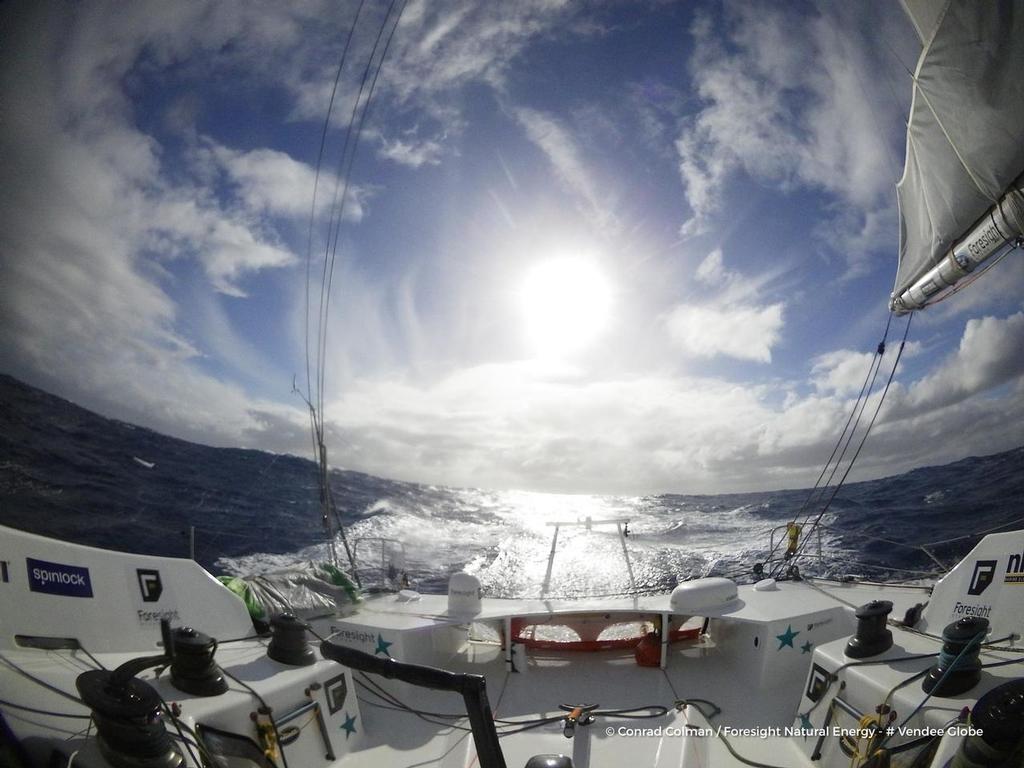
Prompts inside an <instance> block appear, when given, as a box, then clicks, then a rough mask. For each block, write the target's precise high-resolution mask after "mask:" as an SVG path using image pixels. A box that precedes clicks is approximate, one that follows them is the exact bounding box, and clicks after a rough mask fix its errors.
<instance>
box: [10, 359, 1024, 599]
mask: <svg viewBox="0 0 1024 768" xmlns="http://www.w3.org/2000/svg"><path fill="white" fill-rule="evenodd" d="M867 450H870V441H869V443H868V445H867ZM1022 468H1024V448H1018V449H1015V450H1012V451H1007V452H1004V453H999V454H995V455H991V456H982V457H971V458H967V459H964V460H962V461H959V462H956V463H955V464H950V465H948V466H944V467H928V468H924V469H918V470H914V471H913V472H909V473H907V474H904V475H900V476H896V477H891V478H885V479H882V480H875V481H871V482H864V483H856V484H850V485H846V486H844V487H843V488H842V489H840V491H839V493H838V494H837V495H836V496H835V499H834V501H832V503H831V505H830V506H829V507H828V509H827V510H826V511H825V512H824V514H823V515H822V523H823V525H824V527H823V528H821V529H820V530H819V532H818V533H817V534H814V535H811V536H809V537H807V543H806V545H805V552H807V553H809V554H811V555H813V557H810V556H808V557H805V558H803V559H802V560H801V561H800V567H801V569H802V570H803V571H804V572H806V573H819V574H827V575H832V576H841V575H846V574H853V575H859V576H867V577H878V578H888V579H908V580H909V579H914V578H920V577H922V576H924V575H926V574H931V573H935V572H936V571H940V570H941V568H942V567H943V566H945V567H950V566H952V565H953V564H954V563H955V562H956V561H957V560H958V559H959V558H961V557H962V556H963V555H964V554H966V553H967V552H968V551H969V550H970V548H971V547H972V546H973V545H974V544H975V543H977V541H978V539H979V538H980V536H979V534H980V533H981V532H984V531H988V530H1005V529H1006V528H1007V527H1008V526H1014V523H1016V527H1019V525H1020V524H1021V523H1022V522H1024V520H1022V518H1024V472H1022V471H1021V470H1022ZM331 485H332V490H333V495H334V500H335V504H336V506H337V509H338V513H339V516H340V519H341V521H342V522H343V523H344V525H345V528H346V531H347V538H348V541H349V544H350V545H355V544H356V542H357V541H358V545H357V555H358V562H359V565H360V572H361V574H362V576H363V577H364V580H370V581H372V580H373V579H374V577H375V576H379V573H380V570H381V567H382V563H384V564H390V565H395V564H397V566H398V567H399V568H400V569H401V570H403V571H405V572H407V574H408V577H409V579H410V582H411V585H412V586H413V587H415V588H418V589H420V590H422V591H425V592H438V591H443V590H444V588H445V585H446V583H447V579H448V576H449V575H450V574H451V573H452V572H454V571H457V570H462V569H468V570H469V571H471V572H473V573H475V574H476V575H477V576H478V577H479V578H480V579H481V581H482V583H483V586H484V589H485V591H486V592H487V593H489V594H492V595H495V596H532V595H537V594H539V591H540V589H541V585H542V584H543V582H544V581H545V579H547V580H548V582H549V584H548V590H547V593H548V594H549V595H554V596H559V595H564V596H569V595H580V594H615V593H620V592H623V591H626V590H627V589H629V588H630V583H629V571H628V569H627V565H626V559H625V555H624V553H623V548H622V545H621V543H620V539H619V537H618V533H617V531H616V527H615V525H610V526H609V525H605V526H601V525H595V526H592V527H591V529H590V530H588V529H587V528H586V526H579V527H572V528H563V529H561V530H560V531H559V538H558V542H557V556H556V558H555V561H554V564H553V565H552V567H551V570H550V573H548V556H549V553H550V551H551V544H552V535H553V533H554V528H552V527H551V526H550V525H548V523H550V522H551V521H554V520H560V521H565V520H570V521H575V520H581V521H582V520H585V519H586V518H587V517H590V518H591V519H592V520H594V521H597V520H601V519H609V518H628V519H629V521H630V522H629V536H628V538H627V542H628V546H627V550H628V554H629V565H630V567H631V568H632V571H633V575H634V580H635V583H636V587H637V588H638V589H640V590H659V589H667V588H671V587H672V586H674V584H675V583H676V582H677V581H679V580H682V579H685V578H690V577H695V576H704V575H719V574H721V575H729V576H734V577H737V578H740V579H745V580H750V579H751V578H752V570H753V567H754V564H755V563H757V562H760V561H763V560H764V559H765V558H766V557H767V555H768V553H769V548H770V542H771V541H772V537H773V535H774V538H775V540H776V541H778V539H779V537H780V536H782V535H783V531H782V530H781V528H780V527H781V526H784V525H785V523H786V522H788V521H789V520H791V519H793V517H794V516H795V515H796V514H797V513H798V512H799V511H800V510H801V509H802V508H803V507H804V505H805V504H806V502H807V501H808V499H809V497H810V492H809V491H807V490H789V491H773V492H765V493H743V494H721V495H704V496H689V495H653V496H564V495H553V494H543V493H526V492H513V491H491V490H482V489H466V488H445V487H438V486H425V485H417V484H413V483H404V482H397V481H393V480H385V479H382V478H378V477H372V476H369V475H365V474H360V473H357V472H345V471H336V472H333V473H332V475H331ZM830 493H831V492H829V495H830ZM822 506H823V502H821V501H818V502H817V503H814V504H811V505H809V506H808V508H807V509H806V510H805V512H804V513H803V514H802V515H801V517H803V516H804V515H806V514H807V513H808V512H810V513H811V515H812V517H814V516H817V514H818V512H819V511H820V510H821V508H822ZM0 523H2V524H4V525H8V526H11V527H14V528H21V529H24V530H27V531H32V532H35V533H39V534H43V535H46V536H53V537H56V538H60V539H64V540H68V541H74V542H79V543H83V544H89V545H92V546H97V547H107V548H112V549H121V550H127V551H132V552H138V553H145V554H158V555H172V556H179V557H187V556H188V555H189V546H190V545H189V542H190V539H189V531H190V529H192V530H194V542H195V558H196V560H198V561H199V562H200V563H201V564H202V565H203V566H205V567H206V568H207V569H209V570H210V571H212V572H214V573H235V574H245V573H252V572H256V571H263V570H270V569H274V568H277V567H283V566H287V565H289V564H292V563H296V562H300V561H307V560H311V559H324V558H325V557H327V554H328V546H327V544H326V540H325V536H324V533H323V527H322V525H321V521H320V512H319V495H318V491H317V486H316V470H315V466H314V465H313V464H312V462H310V461H308V460H307V459H303V458H298V457H294V456H279V455H274V454H269V453H263V452H261V451H254V450H241V449H226V448H210V447H207V446H202V445H196V444H194V443H189V442H185V441H183V440H178V439H175V438H171V437H166V436H164V435H160V434H157V433H156V432H153V431H151V430H148V429H144V428H142V427H137V426H133V425H131V424H126V423H124V422H120V421H115V420H111V419H107V418H104V417H102V416H99V415H96V414H94V413H91V412H89V411H86V410H84V409H82V408H80V407H78V406H76V405H74V404H72V403H69V402H67V401H65V400H62V399H60V398H57V397H55V396H53V395H49V394H47V393H45V392H41V391H39V390H37V389H33V388H31V387H28V386H26V385H25V384H22V383H21V382H19V381H17V380H15V379H13V378H10V377H7V376H3V375H0ZM382 540H385V541H383V543H382ZM398 542H400V543H401V545H400V544H399V543H398ZM336 544H337V548H338V550H339V552H343V551H344V550H343V548H342V543H341V541H340V540H338V541H337V542H336ZM921 545H927V546H925V547H923V548H922V546H921ZM402 546H404V554H402V549H401V547H402ZM382 550H383V553H382ZM382 554H383V555H384V556H383V557H382Z"/></svg>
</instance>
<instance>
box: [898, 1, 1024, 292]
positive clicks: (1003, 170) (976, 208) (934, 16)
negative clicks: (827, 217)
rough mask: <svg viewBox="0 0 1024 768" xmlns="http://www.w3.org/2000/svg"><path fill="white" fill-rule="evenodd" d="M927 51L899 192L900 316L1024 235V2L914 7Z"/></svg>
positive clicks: (908, 5)
mask: <svg viewBox="0 0 1024 768" xmlns="http://www.w3.org/2000/svg"><path fill="white" fill-rule="evenodd" d="M904 8H905V9H906V10H907V12H908V14H909V16H910V19H911V21H912V22H913V24H914V27H915V29H916V30H917V31H918V34H919V35H920V36H921V38H922V42H923V46H924V48H923V50H922V52H921V56H920V58H919V60H918V63H917V69H916V71H915V74H914V92H913V100H912V103H911V110H910V120H909V123H908V125H907V156H906V165H905V168H904V172H903V178H902V179H901V180H900V182H899V184H898V185H897V194H898V198H899V205H900V219H901V221H900V260H899V268H898V272H897V276H896V284H895V288H894V290H893V300H892V308H893V309H894V310H895V311H897V312H903V311H909V310H911V309H916V308H919V307H921V306H925V305H926V304H927V303H928V300H929V299H931V298H932V297H934V296H935V295H937V294H939V293H940V292H941V291H942V290H943V289H944V288H946V287H947V286H949V285H952V284H954V283H955V282H956V281H957V280H959V279H960V278H962V277H964V276H966V275H967V274H968V273H969V272H970V271H972V270H973V269H974V268H975V267H976V266H977V265H978V264H979V263H981V261H984V260H986V259H987V258H989V257H991V256H993V255H994V254H995V253H997V252H1000V251H1001V250H1002V249H1003V248H1004V247H1005V244H1006V242H1007V241H1009V242H1013V240H1014V239H1015V238H1016V237H1018V236H1019V235H1020V234H1021V231H1022V230H1024V195H1022V194H1021V191H1020V190H1021V187H1022V186H1024V178H1022V175H1024V0H1004V1H1003V2H994V1H993V2H987V1H986V2H978V0H942V1H941V2H934V1H933V0H904Z"/></svg>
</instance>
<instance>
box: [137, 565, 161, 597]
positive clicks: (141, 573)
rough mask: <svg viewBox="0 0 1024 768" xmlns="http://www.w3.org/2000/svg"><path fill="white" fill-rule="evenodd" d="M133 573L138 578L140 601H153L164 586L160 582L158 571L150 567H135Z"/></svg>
mask: <svg viewBox="0 0 1024 768" xmlns="http://www.w3.org/2000/svg"><path fill="white" fill-rule="evenodd" d="M135 574H136V575H137V576H138V579H139V591H140V592H141V593H142V602H144V603H155V602H156V601H157V600H159V599H160V595H162V594H163V591H164V586H163V584H162V583H161V582H160V571H156V570H153V569H151V568H136V569H135Z"/></svg>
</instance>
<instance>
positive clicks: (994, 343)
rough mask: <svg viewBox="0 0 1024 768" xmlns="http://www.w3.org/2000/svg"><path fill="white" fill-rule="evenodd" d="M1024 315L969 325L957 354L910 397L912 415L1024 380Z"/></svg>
mask: <svg viewBox="0 0 1024 768" xmlns="http://www.w3.org/2000/svg"><path fill="white" fill-rule="evenodd" d="M1022 350H1024V312H1017V313H1016V314H1014V315H1010V316H1009V317H1007V318H996V317H982V318H975V319H971V320H968V321H967V324H966V325H965V326H964V333H963V337H962V338H961V339H960V346H959V348H958V349H957V351H956V352H955V353H954V354H953V355H951V356H950V357H948V358H947V359H946V360H945V361H943V363H942V365H941V366H940V367H938V368H937V369H936V370H934V371H933V372H931V373H930V374H929V375H927V376H925V377H924V378H923V379H921V380H920V381H918V382H916V383H915V384H914V385H913V386H912V387H911V388H910V390H909V392H908V393H907V399H906V406H907V407H908V408H909V410H910V411H911V412H921V411H926V410H935V409H938V408H945V407H948V406H950V405H955V404H957V403H961V402H963V401H964V400H966V399H967V398H969V397H973V396H975V395H980V394H983V393H985V392H988V391H990V390H992V389H993V388H995V387H998V386H1000V385H1003V384H1006V383H1007V382H1010V381H1014V380H1016V379H1019V378H1020V377H1021V376H1024V354H1021V351H1022Z"/></svg>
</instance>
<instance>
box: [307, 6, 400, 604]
mask: <svg viewBox="0 0 1024 768" xmlns="http://www.w3.org/2000/svg"><path fill="white" fill-rule="evenodd" d="M398 3H399V0H391V3H390V5H389V6H388V9H387V12H386V13H385V15H384V19H383V21H382V22H381V24H380V27H379V29H378V30H377V35H376V39H375V41H374V44H373V48H372V49H371V51H370V54H369V56H368V58H367V60H366V66H365V68H364V70H363V74H362V78H361V80H360V84H359V90H358V93H357V94H356V97H355V100H354V102H353V105H352V112H351V114H350V116H349V120H348V125H347V127H346V130H345V137H344V141H343V144H342V148H341V153H340V154H339V156H338V165H337V176H336V178H335V185H334V194H333V198H332V201H331V205H330V209H329V210H330V217H329V220H328V224H327V237H326V241H325V244H324V264H323V270H322V274H321V279H320V303H319V308H318V310H317V329H316V331H317V333H316V336H317V338H316V372H315V377H314V376H313V375H312V371H311V361H310V341H311V333H310V330H311V329H310V315H311V312H310V310H311V307H310V301H309V299H310V287H311V279H312V261H313V232H314V227H315V223H316V198H317V190H318V186H319V180H320V175H321V172H322V168H323V160H324V155H325V152H326V143H327V134H328V131H329V127H330V121H331V115H332V114H333V111H334V104H335V101H336V99H337V95H338V90H339V84H340V81H341V75H342V72H343V70H344V67H345V62H346V59H347V57H348V52H349V50H350V47H351V43H352V39H353V36H354V33H355V29H356V26H357V25H358V23H359V19H360V16H361V15H362V11H363V7H364V0H360V3H359V6H358V8H357V11H356V15H355V18H354V20H353V23H352V26H351V28H350V30H349V35H348V38H347V40H346V42H345V46H344V48H343V50H342V55H341V59H340V61H339V65H338V69H337V72H336V75H335V81H334V86H333V88H332V91H331V99H330V104H329V106H328V111H327V116H326V118H325V120H324V126H323V132H322V134H321V142H320V151H319V153H318V156H317V167H316V177H315V181H314V190H313V201H312V206H311V210H310V221H309V237H308V243H307V254H306V256H307V258H306V395H305V397H304V398H303V399H304V400H305V402H306V405H307V407H308V409H309V413H310V437H311V439H312V442H313V451H314V455H315V456H316V460H317V463H318V465H319V484H320V502H321V507H322V516H321V519H322V522H323V525H324V528H325V530H326V533H327V537H328V539H329V542H328V544H329V547H330V551H331V557H332V561H333V562H334V564H337V555H336V552H335V550H334V532H333V529H332V522H336V523H337V525H338V531H339V533H340V535H341V540H342V544H343V545H344V547H345V553H346V555H347V556H348V561H349V565H350V566H351V568H352V571H353V576H354V578H355V580H356V584H357V585H360V584H359V576H358V574H357V573H356V568H355V561H354V558H353V554H352V551H351V549H350V547H349V544H348V539H347V537H346V535H345V528H344V526H343V525H342V523H341V517H340V515H339V513H338V511H337V508H336V507H335V505H334V501H333V495H332V492H331V487H330V475H329V470H328V459H327V448H326V445H325V433H324V426H325V425H324V401H325V398H324V390H325V382H326V357H327V335H328V328H329V322H328V320H329V316H330V303H331V289H332V285H333V280H334V273H335V264H336V260H337V254H338V243H339V240H340V236H341V225H342V220H343V217H344V210H345V203H346V202H347V200H348V197H349V194H350V191H351V188H352V184H351V179H352V166H353V163H354V162H355V157H356V151H357V149H358V146H359V140H360V138H361V136H362V132H363V128H364V126H365V123H366V118H367V116H368V114H369V112H370V106H371V102H372V99H373V94H374V91H375V89H376V86H377V81H378V78H379V77H380V73H381V71H382V69H383V67H384V62H385V59H386V57H387V54H388V50H389V48H390V47H391V42H392V40H393V39H394V36H395V32H396V31H397V29H398V25H399V23H400V22H401V18H402V14H403V13H404V11H405V7H406V3H407V0H401V5H400V6H399V5H398ZM396 7H397V8H398V10H397V13H396V12H395V9H396ZM389 28H390V29H389ZM385 32H387V34H386V36H385ZM382 40H383V41H384V44H383V48H382V47H381V41H382ZM378 50H379V51H380V55H379V56H378ZM371 73H372V77H371ZM368 84H369V85H368ZM364 94H365V98H364ZM314 378H315V385H314ZM293 388H294V389H296V390H297V388H295V387H294V385H293ZM332 518H333V519H332ZM360 586H361V585H360Z"/></svg>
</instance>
